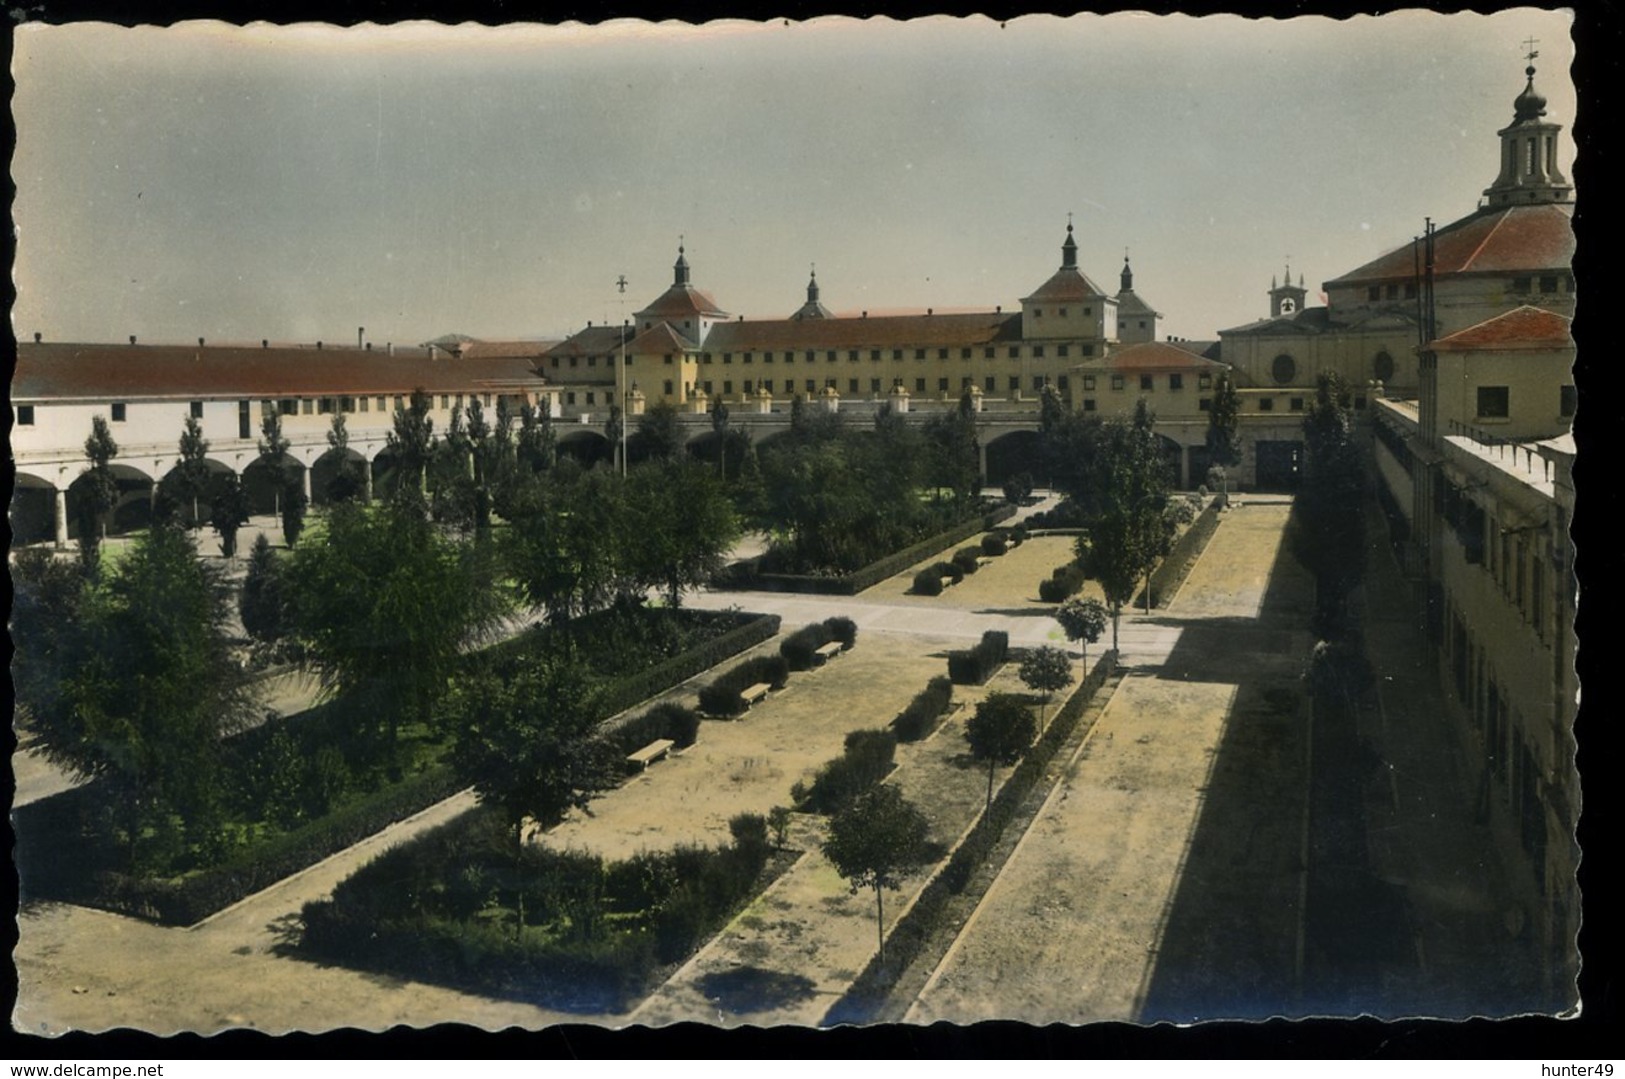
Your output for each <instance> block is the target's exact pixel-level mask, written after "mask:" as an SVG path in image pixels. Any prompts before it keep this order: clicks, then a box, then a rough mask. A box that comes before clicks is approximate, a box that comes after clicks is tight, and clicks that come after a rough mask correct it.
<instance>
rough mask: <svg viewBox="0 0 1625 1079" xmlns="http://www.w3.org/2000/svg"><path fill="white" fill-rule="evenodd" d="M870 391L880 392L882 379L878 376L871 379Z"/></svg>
mask: <svg viewBox="0 0 1625 1079" xmlns="http://www.w3.org/2000/svg"><path fill="white" fill-rule="evenodd" d="M869 392H870V393H879V392H880V380H879V379H878V378H871V379H870V380H869Z"/></svg>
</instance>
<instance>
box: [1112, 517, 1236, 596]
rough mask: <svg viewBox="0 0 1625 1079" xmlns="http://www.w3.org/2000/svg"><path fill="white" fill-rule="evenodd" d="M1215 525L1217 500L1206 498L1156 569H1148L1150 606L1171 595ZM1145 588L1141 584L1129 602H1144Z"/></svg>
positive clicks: (1189, 568)
mask: <svg viewBox="0 0 1625 1079" xmlns="http://www.w3.org/2000/svg"><path fill="white" fill-rule="evenodd" d="M1218 527H1219V502H1218V499H1213V500H1211V501H1210V502H1208V505H1207V508H1206V509H1204V510H1203V511H1202V512H1201V513H1199V514H1197V516H1196V520H1194V521H1192V522H1191V526H1190V527H1189V528H1187V529H1185V534H1184V535H1182V536H1180V537H1179V539H1178V540H1177V541H1176V542H1175V543H1174V549H1173V550H1172V551H1170V552H1168V557H1167V558H1164V559H1163V560H1162V562H1161V564H1160V565H1158V566H1157V568H1156V569H1154V570H1152V571H1151V581H1150V583H1149V585H1148V586H1147V587H1149V588H1150V590H1151V606H1153V607H1161V606H1163V605H1164V604H1165V603H1167V602H1168V601H1169V600H1171V599H1173V598H1174V594H1175V593H1176V592H1178V591H1179V586H1180V585H1182V584H1184V583H1185V578H1186V577H1188V576H1190V572H1191V567H1193V566H1195V565H1196V560H1197V559H1198V558H1199V557H1201V554H1202V551H1203V550H1205V549H1206V548H1207V541H1208V540H1210V539H1212V538H1213V533H1214V531H1216V530H1217V529H1218ZM1145 593H1146V590H1145V589H1144V588H1142V589H1141V590H1140V594H1139V595H1138V596H1135V597H1134V603H1133V606H1135V607H1144V606H1145Z"/></svg>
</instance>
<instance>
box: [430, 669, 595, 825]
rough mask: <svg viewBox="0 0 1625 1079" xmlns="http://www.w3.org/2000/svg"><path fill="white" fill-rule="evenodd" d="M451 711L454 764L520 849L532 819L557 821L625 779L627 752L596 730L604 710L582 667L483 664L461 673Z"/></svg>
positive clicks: (447, 711)
mask: <svg viewBox="0 0 1625 1079" xmlns="http://www.w3.org/2000/svg"><path fill="white" fill-rule="evenodd" d="M444 712H445V717H446V720H447V723H448V724H449V726H450V728H451V731H452V734H453V743H452V752H451V763H452V767H453V768H454V769H456V771H457V774H458V775H459V776H461V777H462V778H463V779H464V781H466V782H467V783H469V784H470V785H472V786H473V787H474V792H475V794H476V795H477V796H478V798H479V801H480V804H481V805H488V806H491V807H493V808H495V809H496V810H497V811H498V812H500V813H501V814H502V818H503V820H504V821H506V822H507V824H508V826H509V828H511V829H512V830H513V836H514V843H515V852H516V854H517V852H518V851H519V850H521V849H522V845H523V828H524V824H525V821H526V820H527V819H534V820H535V821H536V822H537V823H539V824H540V825H541V826H542V827H544V828H549V827H552V826H553V825H555V824H557V823H558V822H559V821H561V820H563V819H564V817H565V815H566V814H567V813H569V811H570V810H572V809H585V808H586V807H587V804H588V802H590V801H591V800H592V798H593V796H594V795H596V794H598V793H599V792H600V791H604V790H608V789H610V788H612V787H614V786H615V785H616V784H617V783H618V782H619V781H620V779H621V773H620V764H621V760H620V756H619V755H618V754H616V753H615V752H613V750H612V749H611V747H610V746H609V745H608V744H607V743H605V742H604V741H603V740H601V739H599V738H596V737H595V736H594V732H595V730H596V728H597V725H598V711H597V710H596V706H595V702H594V699H593V695H592V693H591V692H590V690H589V687H588V684H587V682H586V680H585V678H584V677H583V675H582V674H581V669H580V668H579V667H577V666H574V665H568V664H563V663H556V662H550V663H547V664H544V665H542V666H540V667H536V666H527V667H522V668H517V669H515V670H512V671H507V672H504V671H501V670H498V669H496V668H494V667H493V666H492V665H490V664H486V663H482V664H480V665H479V666H477V667H476V668H475V669H474V670H473V671H471V672H470V673H469V674H467V675H465V676H463V677H460V678H458V679H457V680H456V682H455V684H454V687H453V689H452V691H451V693H450V695H449V697H448V699H447V703H446V708H445V709H444Z"/></svg>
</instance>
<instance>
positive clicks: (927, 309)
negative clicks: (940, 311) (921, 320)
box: [925, 307, 937, 315]
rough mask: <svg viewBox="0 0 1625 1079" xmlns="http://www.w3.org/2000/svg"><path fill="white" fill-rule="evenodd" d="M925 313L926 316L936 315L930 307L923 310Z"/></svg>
mask: <svg viewBox="0 0 1625 1079" xmlns="http://www.w3.org/2000/svg"><path fill="white" fill-rule="evenodd" d="M925 313H926V314H928V315H934V314H936V313H937V312H936V309H935V308H931V307H927V308H926V309H925Z"/></svg>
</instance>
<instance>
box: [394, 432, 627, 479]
mask: <svg viewBox="0 0 1625 1079" xmlns="http://www.w3.org/2000/svg"><path fill="white" fill-rule="evenodd" d="M559 454H560V455H561V456H565V457H572V458H574V459H575V460H576V461H578V462H579V463H580V464H582V465H583V466H585V467H587V468H591V467H592V466H593V465H596V464H599V463H605V464H608V463H610V462H612V461H613V460H614V459H615V454H614V449H613V447H611V446H610V444H609V439H607V438H605V437H604V436H603V434H602V433H601V432H598V431H571V432H570V433H569V434H567V435H564V436H562V437H561V438H560V439H559ZM373 483H374V485H375V486H376V484H377V480H376V478H375V479H374V480H373Z"/></svg>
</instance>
